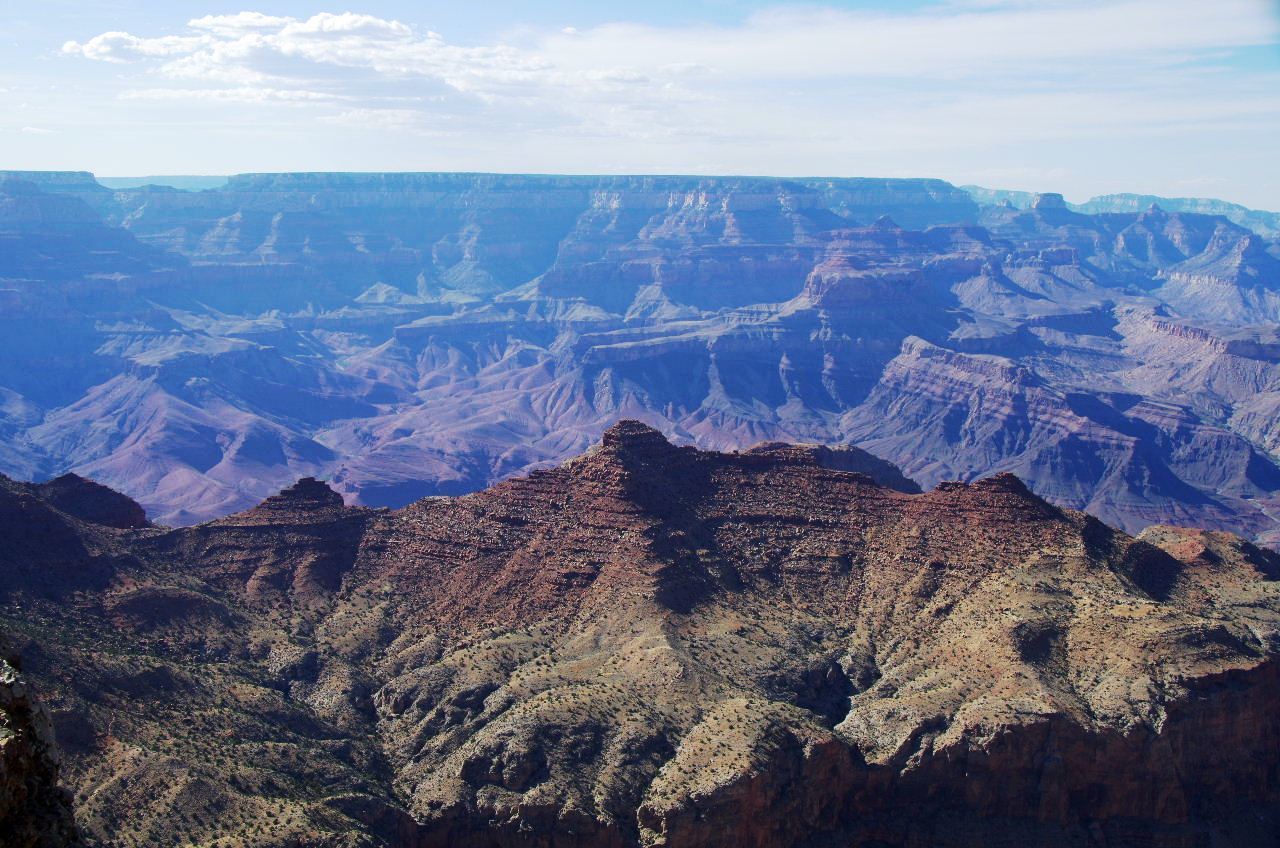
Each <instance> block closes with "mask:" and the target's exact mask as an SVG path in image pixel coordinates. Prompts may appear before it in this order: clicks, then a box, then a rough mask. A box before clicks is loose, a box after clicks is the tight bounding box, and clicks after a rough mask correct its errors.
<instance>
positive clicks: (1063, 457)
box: [0, 172, 1280, 544]
mask: <svg viewBox="0 0 1280 848" xmlns="http://www.w3.org/2000/svg"><path fill="white" fill-rule="evenodd" d="M1024 200H1025V202H1023V201H1022V200H1020V201H1019V204H1020V205H1019V206H1015V205H1013V204H1000V203H982V204H978V203H975V202H974V200H973V198H972V197H971V196H970V195H969V194H967V193H966V192H965V191H962V190H960V189H957V188H955V187H953V186H949V185H948V184H946V183H943V182H941V181H937V180H877V179H854V180H820V179H811V180H778V179H766V178H736V177H733V178H731V177H724V178H718V177H672V176H667V177H658V176H655V177H556V176H520V175H485V174H371V175H354V174H275V175H272V174H259V175H243V176H240V177H235V178H233V179H231V180H229V181H228V182H227V183H226V184H225V185H223V186H221V187H219V188H216V189H211V190H207V191H180V190H176V189H171V188H170V189H159V188H151V189H148V188H123V189H118V190H110V189H107V188H105V187H103V186H101V185H99V184H98V183H97V182H96V181H94V180H93V178H92V176H91V175H88V174H75V173H55V174H33V173H14V172H7V173H5V174H4V175H3V179H0V239H3V240H4V244H5V250H3V251H0V472H4V473H8V474H10V475H11V476H15V477H19V478H22V479H46V478H49V477H55V476H58V475H61V474H63V473H66V472H73V473H76V474H79V475H82V476H85V477H91V478H93V479H97V480H101V481H102V482H104V483H106V484H108V485H110V486H113V487H115V488H117V489H120V490H121V491H125V492H127V493H128V494H130V495H131V496H133V497H135V498H136V499H138V500H139V501H140V502H141V503H142V504H143V506H144V507H145V508H146V509H147V510H148V512H149V514H150V515H151V517H152V518H153V519H154V520H156V521H159V522H160V523H163V524H193V523H196V522H198V521H204V520H209V519H213V518H219V517H223V516H226V515H229V514H231V513H235V512H237V511H242V510H244V509H247V508H249V507H250V506H252V505H253V504H255V503H257V502H259V501H260V500H262V499H263V498H264V497H266V496H268V495H269V494H271V493H272V492H274V491H276V490H278V489H280V488H283V487H284V486H287V485H289V484H291V483H292V482H293V481H294V480H295V479H297V478H299V477H305V476H313V477H324V478H326V479H329V480H331V481H332V482H333V483H334V485H335V487H336V488H337V489H338V490H339V491H340V493H341V494H342V495H343V496H344V497H345V498H346V499H347V500H349V501H351V502H352V503H357V504H361V505H364V506H369V507H399V506H403V505H405V504H407V503H409V502H411V501H413V500H415V499H417V498H419V497H423V496H428V495H456V494H462V493H465V492H470V491H476V490H479V489H481V488H484V487H485V486H487V485H490V484H491V483H494V482H496V481H498V480H501V479H505V478H506V477H509V476H512V475H515V474H521V473H525V472H527V471H529V470H531V469H536V468H545V467H550V466H553V465H555V464H556V463H558V462H561V461H563V460H564V459H566V458H568V457H570V456H573V455H575V454H576V453H579V452H581V451H582V450H585V449H586V448H587V447H588V446H589V445H590V444H592V443H593V442H595V441H596V440H597V439H598V438H599V436H600V434H601V433H602V432H603V430H604V429H605V428H606V427H607V426H608V425H609V424H610V423H611V422H613V421H614V420H617V419H618V418H620V417H637V418H642V419H644V420H646V421H648V422H649V423H651V424H653V425H655V426H657V427H658V428H659V429H661V430H662V431H663V432H664V433H666V434H667V435H668V436H670V437H671V438H673V439H674V440H676V441H679V442H681V443H686V444H694V445H698V446H699V447H703V448H708V449H732V448H745V447H748V446H750V445H752V444H755V443H757V442H760V441H777V440H781V441H786V442H811V443H815V444H826V445H844V444H858V445H860V446H862V447H863V448H865V449H867V450H870V451H871V452H873V453H875V454H876V455H877V456H879V457H881V458H882V459H884V460H886V461H889V462H891V463H893V464H896V465H898V466H900V467H902V468H903V469H905V470H906V472H907V473H908V474H909V475H910V476H912V477H913V478H915V479H917V480H919V481H920V482H921V483H922V484H924V485H926V486H932V485H933V484H935V483H938V482H940V481H943V480H948V479H963V480H972V479H976V478H978V477H981V476H984V475H989V474H992V473H996V472H1000V471H1008V472H1011V473H1015V474H1017V475H1019V476H1020V477H1021V478H1022V479H1024V480H1026V481H1027V483H1028V485H1029V486H1031V488H1032V489H1033V490H1034V491H1035V492H1037V493H1038V494H1040V495H1042V496H1044V497H1046V498H1048V499H1049V500H1051V501H1052V502H1054V503H1056V504H1058V505H1061V506H1066V507H1069V508H1073V509H1082V510H1086V511H1088V512H1090V513H1091V514H1093V515H1095V516H1096V517H1099V518H1101V519H1102V520H1104V521H1106V522H1108V523H1112V524H1116V525H1118V526H1120V527H1122V528H1123V529H1125V530H1127V531H1129V532H1139V531H1141V529H1142V528H1144V527H1146V526H1147V525H1149V524H1151V523H1153V522H1154V523H1159V522H1165V523H1176V524H1188V525H1193V526H1200V527H1207V528H1212V529H1221V530H1229V531H1232V532H1236V533H1239V534H1242V535H1245V536H1248V537H1250V538H1253V539H1255V540H1258V541H1260V542H1263V543H1266V544H1274V543H1275V541H1276V540H1277V539H1278V538H1280V464H1278V460H1277V457H1278V456H1280V454H1278V453H1277V451H1280V441H1278V435H1277V432H1278V431H1277V429H1276V427H1275V421H1276V420H1277V418H1278V417H1280V416H1278V415H1277V409H1278V407H1277V404H1280V390H1278V389H1277V387H1278V386H1280V376H1278V374H1280V372H1278V371H1277V367H1280V360H1278V359H1277V357H1276V355H1275V350H1274V344H1273V343H1272V341H1271V338H1272V336H1273V335H1274V325H1275V319H1276V317H1277V316H1278V315H1280V312H1277V309H1280V305H1278V304H1280V299H1278V296H1277V291H1278V290H1280V289H1278V288H1277V286H1278V285H1280V282H1278V278H1277V274H1278V273H1280V246H1277V244H1276V242H1275V241H1274V239H1273V238H1272V237H1270V236H1267V235H1265V234H1264V233H1261V232H1259V231H1254V230H1250V229H1248V228H1247V227H1245V226H1241V225H1240V224H1238V223H1236V222H1234V221H1233V220H1232V219H1231V218H1229V217H1225V216H1224V215H1220V214H1216V213H1213V209H1215V208H1216V207H1213V208H1210V207H1203V208H1201V207H1197V210H1193V211H1178V210H1177V209H1174V208H1172V207H1170V208H1164V207H1161V206H1159V205H1158V203H1157V204H1156V205H1152V204H1144V205H1141V206H1137V207H1134V208H1131V209H1130V208H1125V209H1124V210H1123V211H1116V210H1109V211H1096V212H1089V211H1088V210H1084V211H1082V210H1081V209H1080V208H1079V207H1073V206H1071V205H1070V204H1067V203H1066V202H1065V201H1064V200H1063V199H1062V198H1061V196H1059V195H1051V194H1044V195H1039V196H1034V197H1032V196H1029V197H1027V198H1025V199H1024ZM1228 211H1229V210H1228ZM1211 213H1212V214H1211ZM1246 223H1248V222H1246ZM1172 328H1176V329H1172ZM1197 338H1199V339H1200V341H1199V342H1197V341H1196V339H1197ZM1209 339H1213V340H1216V341H1210V340H1209Z"/></svg>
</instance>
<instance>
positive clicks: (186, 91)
mask: <svg viewBox="0 0 1280 848" xmlns="http://www.w3.org/2000/svg"><path fill="white" fill-rule="evenodd" d="M120 97H121V99H123V100H213V101H220V102H227V103H331V102H333V101H336V100H341V99H343V98H340V97H338V96H337V95H334V94H327V93H325V92H322V91H307V90H305V89H296V88H293V89H288V88H286V89H281V88H258V87H254V86H240V87H238V88H135V89H128V90H126V91H122V92H121V93H120Z"/></svg>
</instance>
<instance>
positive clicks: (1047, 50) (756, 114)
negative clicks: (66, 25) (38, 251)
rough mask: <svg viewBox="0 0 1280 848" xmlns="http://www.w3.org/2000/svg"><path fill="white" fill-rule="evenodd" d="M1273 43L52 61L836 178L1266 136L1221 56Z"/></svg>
mask: <svg viewBox="0 0 1280 848" xmlns="http://www.w3.org/2000/svg"><path fill="white" fill-rule="evenodd" d="M1278 29H1280V19H1278V18H1277V16H1275V15H1274V14H1272V12H1271V10H1270V9H1269V8H1268V4H1267V3H1266V2H1264V0H1217V2H1215V3H1212V4H1209V3H1204V2H1203V0H1106V1H1105V2H1104V0H1072V1H1071V2H1067V0H1035V2H1031V0H950V1H949V2H941V3H939V4H938V5H934V6H929V7H925V8H923V9H918V10H915V11H909V12H886V11H879V12H869V11H847V10H837V9H821V8H814V7H808V6H806V7H792V8H779V9H775V10H772V11H768V12H764V13H760V14H757V15H754V16H752V17H750V18H747V19H746V20H744V21H742V22H741V23H739V24H736V25H722V26H710V25H681V26H667V27H656V26H647V25H639V24H634V23H625V22H624V23H614V24H608V25H603V26H597V27H592V28H572V27H570V28H565V29H546V30H544V31H533V32H530V31H527V30H525V31H521V34H520V35H519V36H518V37H513V38H514V40H513V39H507V40H504V41H495V42H493V43H487V44H478V45H462V44H457V43H453V42H451V41H449V40H448V39H446V38H445V37H444V36H442V35H440V34H439V33H436V32H431V31H425V30H420V29H415V28H413V27H410V26H409V25H407V24H405V23H402V22H399V21H396V20H391V19H387V18H380V17H377V16H373V15H368V14H358V13H354V12H344V13H340V14H335V13H321V14H316V15H313V16H311V17H307V18H295V17H281V16H275V15H270V14H266V13H262V12H253V11H244V12H239V13H237V14H228V15H206V16H204V17H199V18H194V19H192V20H191V21H189V22H188V25H187V28H186V29H185V30H184V31H182V32H174V33H169V34H164V35H161V36H158V37H141V36H136V35H133V34H130V33H127V32H107V33H102V34H100V35H97V36H94V37H93V38H90V39H89V40H87V41H85V42H84V43H80V42H75V41H71V42H67V44H66V45H65V46H64V47H63V52H64V53H65V54H67V55H69V56H79V57H83V58H85V59H92V60H97V61H105V62H113V63H119V64H124V65H132V66H133V68H134V69H136V70H134V69H129V68H124V69H122V71H123V75H124V80H125V82H124V83H123V85H124V88H123V90H122V91H121V93H120V96H121V97H124V98H128V99H133V100H144V99H145V100H157V99H165V100H190V101H193V102H209V101H219V102H227V103H244V104H279V103H293V104H299V105H305V106H309V107H311V108H312V109H314V110H316V112H317V114H316V117H319V118H320V119H321V120H324V121H326V122H327V123H330V124H331V125H333V126H335V127H342V128H344V130H347V129H349V130H351V131H362V130H363V131H377V132H382V133H384V134H393V133H396V132H403V133H405V134H417V133H424V132H425V133H441V132H448V133H450V134H453V135H456V136H458V137H459V138H463V139H466V138H472V139H477V140H478V139H483V141H484V143H485V144H489V145H491V146H498V145H503V144H507V145H509V143H510V141H509V140H510V138H511V137H513V136H515V135H517V134H519V135H520V137H521V138H522V142H521V145H522V149H527V148H525V146H526V145H532V144H533V143H536V142H533V141H531V139H536V138H542V139H543V140H544V143H545V145H546V146H547V147H548V148H552V147H556V146H557V145H558V148H557V149H561V150H569V149H571V148H572V146H573V145H582V146H584V147H585V148H589V149H590V150H591V151H592V152H594V151H596V150H599V149H601V147H602V145H601V144H600V142H609V141H614V142H628V143H635V144H638V145H648V146H650V147H652V149H654V150H658V149H670V150H678V149H681V148H685V149H689V150H692V149H693V147H694V146H695V145H697V144H701V145H703V148H701V150H703V151H711V153H706V152H699V153H698V154H697V155H698V156H705V155H715V156H719V157H722V159H723V161H725V162H730V161H743V162H750V161H756V160H760V161H764V159H763V158H762V157H767V156H777V155H782V153H786V152H788V151H789V152H790V155H792V156H793V157H794V158H795V159H796V161H797V162H800V163H804V162H807V161H809V160H808V159H807V158H806V157H808V156H809V155H810V154H813V153H815V152H816V153H820V154H822V155H823V156H825V157H826V158H825V159H823V160H822V161H846V160H848V159H849V157H851V156H854V155H856V154H858V153H864V154H870V153H873V152H876V151H895V152H898V151H905V152H911V151H942V150H948V149H953V148H956V147H966V148H969V149H974V150H981V149H983V148H986V147H990V146H992V145H997V144H1007V143H1012V142H1031V141H1038V140H1057V141H1063V140H1073V139H1085V138H1087V139H1109V138H1117V139H1119V138H1126V137H1128V138H1132V137H1136V136H1139V135H1146V136H1148V137H1152V138H1167V137H1171V136H1172V135H1176V134H1178V133H1182V134H1186V133H1191V132H1195V131H1196V128H1197V127H1202V126H1209V125H1213V126H1216V127H1220V128H1221V127H1243V128H1246V129H1247V128H1249V127H1251V126H1253V127H1256V126H1258V125H1260V124H1265V125H1267V126H1272V127H1274V126H1275V125H1276V124H1278V123H1280V102H1278V101H1277V100H1276V98H1275V95H1274V91H1275V90H1276V86H1277V83H1280V80H1277V79H1276V75H1275V74H1274V73H1268V72H1256V71H1255V72H1246V71H1241V70H1239V69H1235V68H1233V67H1231V66H1230V64H1229V63H1227V62H1226V61H1224V57H1225V58H1229V57H1230V56H1231V55H1232V52H1233V51H1236V50H1238V49H1241V48H1247V47H1252V46H1256V45H1263V44H1275V43H1276V42H1277V41H1278V40H1280V32H1278ZM138 78H145V79H146V82H145V83H140V82H138ZM574 149H577V148H574ZM772 150H777V151H782V153H770V151H772ZM564 155H566V156H567V155H569V154H567V153H566V154H564ZM690 156H692V154H690ZM751 157H756V159H752V158H751ZM841 157H843V158H841ZM679 161H685V160H679ZM744 167H751V166H750V165H745V166H744ZM815 167H816V166H815ZM1011 167H1013V166H1011ZM1016 167H1023V166H1022V165H1017V166H1016ZM565 169H566V170H572V169H575V168H574V167H573V166H572V164H568V163H567V164H566V165H565ZM576 169H577V170H580V169H581V168H576ZM753 169H754V170H757V171H759V170H765V168H762V167H761V166H759V165H757V166H755V167H754V168H753ZM1051 170H1052V166H1051V165H1047V166H1044V167H1041V168H1040V171H1041V172H1044V173H1048V172H1050V171H1051Z"/></svg>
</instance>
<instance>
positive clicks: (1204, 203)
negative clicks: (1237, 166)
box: [962, 185, 1280, 238]
mask: <svg viewBox="0 0 1280 848" xmlns="http://www.w3.org/2000/svg"><path fill="white" fill-rule="evenodd" d="M962 188H963V189H964V190H965V191H967V192H969V194H970V195H972V197H973V199H974V200H976V201H977V202H978V203H981V204H984V205H996V204H1000V203H1005V202H1007V203H1009V204H1010V205H1011V206H1016V207H1018V208H1019V209H1026V208H1027V207H1029V206H1030V205H1031V204H1032V203H1033V202H1035V199H1036V193H1035V192H1032V191H1008V190H1005V189H993V188H983V187H982V186H974V185H967V186H962ZM1153 204H1154V205H1156V206H1159V207H1160V208H1161V209H1164V210H1165V211H1167V212H1195V213H1197V214H1201V215H1221V216H1222V217H1223V218H1226V219H1227V220H1228V221H1231V222H1233V223H1236V224H1239V225H1240V226H1242V227H1247V228H1248V229H1250V230H1253V231H1254V232H1256V233H1258V234H1259V235H1263V236H1267V237H1270V238H1275V237H1276V236H1280V212H1268V211H1266V210H1264V209H1250V208H1249V207H1247V206H1241V205H1240V204H1239V203H1230V202H1228V201H1226V200H1215V199H1213V198H1206V197H1159V196H1157V195H1154V194H1127V193H1126V194H1102V195H1099V196H1097V197H1093V198H1090V199H1089V200H1086V201H1085V202H1084V203H1068V204H1067V206H1068V207H1069V208H1071V209H1074V210H1075V211H1076V212H1084V213H1086V214H1089V215H1096V214H1100V213H1105V212H1123V213H1138V212H1142V211H1144V210H1146V209H1148V208H1150V207H1151V206H1152V205H1153Z"/></svg>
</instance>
